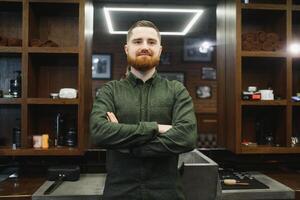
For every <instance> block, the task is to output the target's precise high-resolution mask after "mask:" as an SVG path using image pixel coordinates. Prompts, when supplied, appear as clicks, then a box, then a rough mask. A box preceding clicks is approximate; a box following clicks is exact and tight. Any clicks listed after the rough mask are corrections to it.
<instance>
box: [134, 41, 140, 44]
mask: <svg viewBox="0 0 300 200" xmlns="http://www.w3.org/2000/svg"><path fill="white" fill-rule="evenodd" d="M140 43H141V41H133V44H140Z"/></svg>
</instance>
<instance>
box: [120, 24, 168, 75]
mask: <svg viewBox="0 0 300 200" xmlns="http://www.w3.org/2000/svg"><path fill="white" fill-rule="evenodd" d="M161 50H162V47H161V45H160V40H159V37H158V34H157V32H156V30H155V29H153V28H150V27H136V28H134V29H133V30H132V34H131V36H130V38H129V40H128V41H127V44H126V45H125V52H126V54H127V62H128V64H129V65H130V66H132V67H134V68H135V69H137V70H140V71H147V70H149V69H152V68H153V67H155V66H157V65H158V63H159V57H160V54H161Z"/></svg>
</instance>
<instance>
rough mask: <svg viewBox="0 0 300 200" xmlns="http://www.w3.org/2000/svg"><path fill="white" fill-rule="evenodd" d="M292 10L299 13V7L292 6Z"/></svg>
mask: <svg viewBox="0 0 300 200" xmlns="http://www.w3.org/2000/svg"><path fill="white" fill-rule="evenodd" d="M292 10H293V11H300V5H293V7H292Z"/></svg>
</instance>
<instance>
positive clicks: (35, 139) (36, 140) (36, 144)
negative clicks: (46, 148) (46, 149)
mask: <svg viewBox="0 0 300 200" xmlns="http://www.w3.org/2000/svg"><path fill="white" fill-rule="evenodd" d="M32 146H33V148H36V149H39V148H42V136H41V135H33V136H32Z"/></svg>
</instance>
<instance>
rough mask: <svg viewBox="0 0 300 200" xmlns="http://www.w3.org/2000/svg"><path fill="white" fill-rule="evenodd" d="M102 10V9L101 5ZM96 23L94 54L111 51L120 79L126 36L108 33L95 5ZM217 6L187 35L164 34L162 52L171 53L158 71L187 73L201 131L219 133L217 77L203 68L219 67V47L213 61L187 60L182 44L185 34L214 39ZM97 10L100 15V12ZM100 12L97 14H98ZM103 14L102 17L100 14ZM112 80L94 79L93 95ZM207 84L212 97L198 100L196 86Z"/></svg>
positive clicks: (125, 61) (123, 68) (192, 36)
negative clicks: (168, 61)
mask: <svg viewBox="0 0 300 200" xmlns="http://www.w3.org/2000/svg"><path fill="white" fill-rule="evenodd" d="M98 9H99V8H98ZM95 10H96V12H95V17H94V19H95V22H94V41H93V53H109V54H111V55H112V66H113V68H112V79H111V80H113V79H117V80H118V79H120V78H121V77H122V76H123V75H124V73H125V70H126V63H127V60H126V55H125V52H124V45H125V42H126V36H125V35H109V34H108V33H107V31H106V27H105V26H104V21H103V20H102V19H101V15H100V14H99V13H100V12H97V5H96V7H95ZM213 12H215V8H213V9H212V8H210V10H209V11H207V13H206V14H207V15H206V16H205V17H203V19H201V20H202V21H201V22H199V25H200V26H201V27H195V28H194V29H193V30H194V31H193V32H192V33H191V34H189V35H188V36H184V37H183V36H162V46H163V52H165V53H170V54H171V64H170V65H160V66H158V68H157V69H158V71H164V72H184V74H185V86H186V87H187V89H188V91H189V93H190V95H191V96H192V98H193V102H194V106H195V111H196V115H197V119H198V132H199V133H213V134H217V130H218V121H217V98H218V96H217V94H218V92H217V80H218V77H217V80H202V79H201V70H202V67H214V68H216V69H217V66H216V48H214V51H213V54H212V61H211V62H184V61H183V52H182V51H183V43H184V38H185V37H191V38H203V39H211V40H215V37H216V32H215V30H216V24H215V22H216V20H215V19H211V18H215V13H213ZM97 13H98V14H97ZM97 15H98V16H97ZM99 15H100V16H99ZM107 81H110V80H93V94H95V91H96V89H97V88H100V87H101V86H102V85H103V84H104V83H105V82H107ZM201 85H208V86H211V88H212V97H211V98H209V99H199V98H197V97H196V89H197V87H198V86H201Z"/></svg>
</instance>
